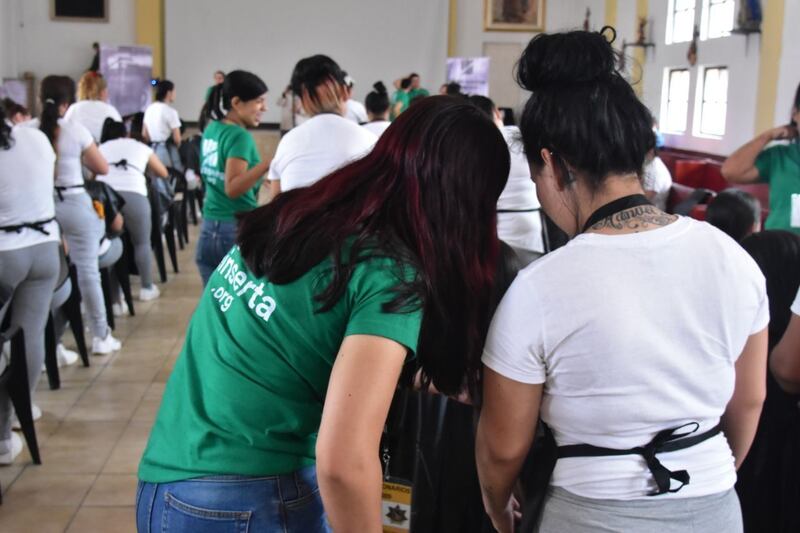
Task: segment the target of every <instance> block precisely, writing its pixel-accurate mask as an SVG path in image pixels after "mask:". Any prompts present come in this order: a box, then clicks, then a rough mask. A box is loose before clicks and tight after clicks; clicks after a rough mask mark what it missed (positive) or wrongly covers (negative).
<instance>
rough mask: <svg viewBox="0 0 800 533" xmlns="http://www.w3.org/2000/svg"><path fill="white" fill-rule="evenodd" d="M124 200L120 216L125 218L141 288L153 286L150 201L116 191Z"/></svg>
mask: <svg viewBox="0 0 800 533" xmlns="http://www.w3.org/2000/svg"><path fill="white" fill-rule="evenodd" d="M118 192H119V194H120V195H121V196H122V198H124V199H125V205H124V206H122V216H123V217H124V218H125V229H127V230H128V233H129V234H130V236H131V241H133V255H134V259H135V260H136V269H137V270H138V271H139V279H140V280H141V282H142V288H145V289H149V288H150V287H152V286H153V261H152V258H151V253H150V233H151V231H152V228H153V220H152V218H151V213H150V200H148V199H147V196H142V195H141V194H139V193H135V192H128V191H118Z"/></svg>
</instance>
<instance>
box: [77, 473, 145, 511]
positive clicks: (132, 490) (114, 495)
mask: <svg viewBox="0 0 800 533" xmlns="http://www.w3.org/2000/svg"><path fill="white" fill-rule="evenodd" d="M137 482H138V480H137V477H136V476H135V475H133V474H101V475H100V476H98V477H97V481H95V482H94V485H92V488H91V490H90V491H89V495H88V496H86V499H85V500H84V501H83V505H84V506H110V505H117V506H131V505H135V504H136V484H137Z"/></svg>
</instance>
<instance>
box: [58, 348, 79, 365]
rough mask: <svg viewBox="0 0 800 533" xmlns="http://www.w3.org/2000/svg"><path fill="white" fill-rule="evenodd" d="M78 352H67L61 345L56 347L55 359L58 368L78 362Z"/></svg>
mask: <svg viewBox="0 0 800 533" xmlns="http://www.w3.org/2000/svg"><path fill="white" fill-rule="evenodd" d="M78 358H79V356H78V352H73V351H72V350H67V349H66V348H65V347H64V345H63V344H60V343H59V345H58V346H56V359H57V360H58V367H59V368H61V367H63V366H69V365H74V364H75V363H77V362H78Z"/></svg>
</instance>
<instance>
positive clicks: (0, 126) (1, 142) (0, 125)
mask: <svg viewBox="0 0 800 533" xmlns="http://www.w3.org/2000/svg"><path fill="white" fill-rule="evenodd" d="M12 144H14V143H13V139H12V138H11V126H9V124H8V122H6V110H5V109H3V106H0V150H8V149H9V148H11V145H12Z"/></svg>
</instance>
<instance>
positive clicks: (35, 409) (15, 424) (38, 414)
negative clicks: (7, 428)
mask: <svg viewBox="0 0 800 533" xmlns="http://www.w3.org/2000/svg"><path fill="white" fill-rule="evenodd" d="M31 415H32V417H33V421H34V422H36V421H37V420H39V419H40V418H42V410H41V409H39V406H38V405H36V404H35V403H32V404H31ZM11 429H17V430H19V429H22V425H21V424H20V423H19V418H17V414H16V413H14V416H12V417H11ZM12 460H13V459H12Z"/></svg>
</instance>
